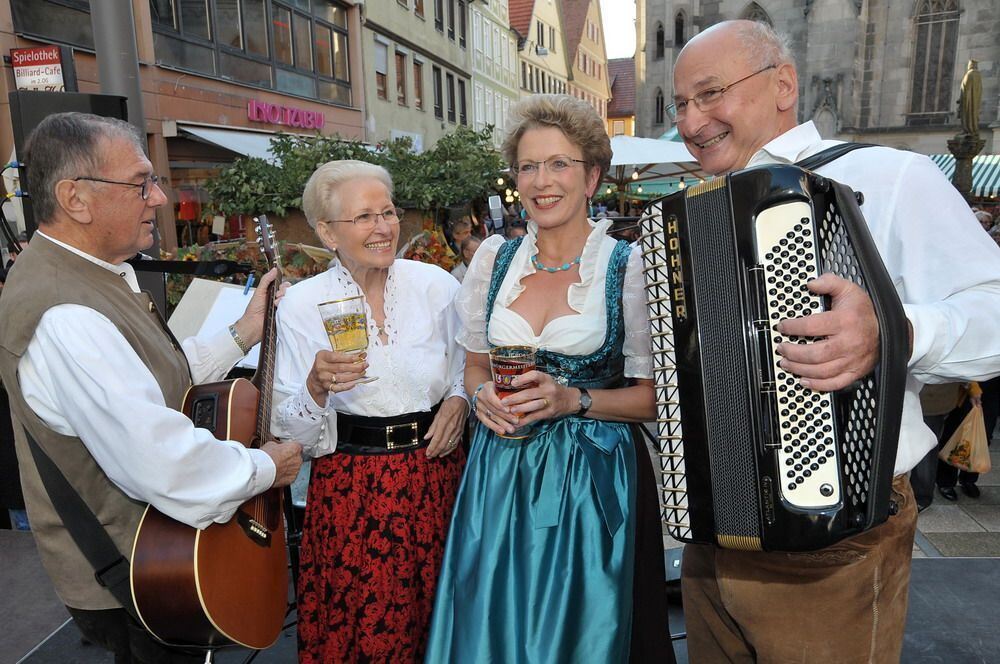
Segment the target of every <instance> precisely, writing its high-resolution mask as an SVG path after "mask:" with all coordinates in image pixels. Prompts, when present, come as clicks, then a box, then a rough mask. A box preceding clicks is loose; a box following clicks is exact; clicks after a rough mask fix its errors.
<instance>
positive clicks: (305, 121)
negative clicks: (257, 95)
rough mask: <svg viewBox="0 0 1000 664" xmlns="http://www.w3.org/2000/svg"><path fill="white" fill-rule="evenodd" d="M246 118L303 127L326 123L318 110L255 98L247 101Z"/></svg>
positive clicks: (321, 126)
mask: <svg viewBox="0 0 1000 664" xmlns="http://www.w3.org/2000/svg"><path fill="white" fill-rule="evenodd" d="M247 118H249V119H250V120H251V121H252V122H266V123H268V124H279V125H286V126H289V127H302V128H304V129H322V128H323V125H324V124H325V123H326V116H325V115H323V114H322V113H320V112H319V111H307V110H305V109H304V108H294V107H292V106H282V105H281V104H269V103H267V102H265V101H257V100H256V99H251V100H250V101H249V102H247Z"/></svg>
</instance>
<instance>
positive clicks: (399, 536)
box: [272, 161, 468, 664]
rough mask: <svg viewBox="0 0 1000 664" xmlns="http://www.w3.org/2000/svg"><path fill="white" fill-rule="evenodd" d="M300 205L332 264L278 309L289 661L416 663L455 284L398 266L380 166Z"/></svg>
mask: <svg viewBox="0 0 1000 664" xmlns="http://www.w3.org/2000/svg"><path fill="white" fill-rule="evenodd" d="M303 209H304V211H305V214H306V218H307V219H308V221H309V224H310V225H311V226H312V227H314V228H315V229H316V234H317V235H318V236H319V238H320V240H321V241H322V242H323V244H324V245H325V246H326V247H327V248H328V249H330V250H332V251H335V252H336V256H337V257H336V259H335V260H334V261H333V262H332V263H331V265H330V268H329V269H328V270H327V271H326V272H325V273H323V274H321V275H318V276H315V277H312V278H310V279H307V280H305V281H303V282H300V283H298V284H296V285H294V286H292V287H291V288H290V289H289V290H288V293H287V295H286V296H285V298H284V300H283V301H282V304H281V307H280V308H279V310H278V353H277V360H276V368H275V371H276V380H275V399H274V401H275V404H276V407H275V412H274V418H273V427H272V428H273V431H274V433H275V434H276V435H278V436H281V437H284V438H291V439H295V440H298V441H301V442H302V444H303V445H304V446H305V448H306V451H307V453H308V454H310V455H311V456H313V457H315V458H314V460H313V463H312V476H311V478H310V483H309V492H308V504H307V507H306V516H305V523H304V526H303V537H302V556H301V566H300V575H299V582H298V589H297V590H298V612H299V618H298V631H299V661H301V662H315V663H317V664H318V663H323V662H352V661H359V660H365V661H391V662H418V661H422V660H423V655H424V650H425V648H426V638H427V634H426V632H427V624H428V622H429V620H430V614H431V608H432V606H433V602H434V588H435V584H436V581H437V575H438V568H439V566H440V563H441V556H442V553H443V549H444V540H445V536H446V532H447V527H448V522H449V519H450V516H451V509H452V504H453V502H454V499H455V494H456V491H457V489H458V483H459V478H460V476H461V473H462V467H463V464H464V460H465V455H464V452H463V451H462V448H461V447H460V446H459V443H460V440H461V436H462V431H463V427H464V422H465V418H466V414H467V409H468V406H467V402H466V399H465V391H464V384H463V371H464V357H465V355H464V352H463V351H462V349H460V348H459V347H458V346H457V345H456V343H455V341H454V339H455V334H456V332H457V331H458V318H457V315H456V313H455V311H454V308H453V305H452V300H453V299H454V296H455V293H456V292H457V291H458V288H459V285H458V282H457V281H455V279H454V278H453V277H452V276H451V275H449V274H448V273H447V272H445V271H444V270H441V269H440V268H438V267H435V266H432V265H426V264H423V263H417V262H414V261H409V260H403V259H396V258H395V256H396V244H397V242H398V239H399V221H400V215H401V214H402V211H401V210H399V209H398V208H396V207H395V205H394V203H393V200H392V180H391V179H390V177H389V173H388V172H387V171H386V170H385V169H384V168H382V167H380V166H375V165H373V164H368V163H364V162H359V161H334V162H330V163H327V164H324V165H323V166H320V167H319V168H318V169H317V170H316V172H315V173H313V175H312V177H310V179H309V181H308V183H307V184H306V188H305V192H304V194H303Z"/></svg>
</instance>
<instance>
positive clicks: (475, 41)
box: [471, 0, 520, 147]
mask: <svg viewBox="0 0 1000 664" xmlns="http://www.w3.org/2000/svg"><path fill="white" fill-rule="evenodd" d="M471 16H472V99H473V101H472V117H473V122H474V126H475V128H476V129H477V130H481V129H484V128H485V127H487V126H492V127H493V142H494V144H495V145H497V146H498V147H499V145H500V143H501V142H502V141H503V132H504V129H505V128H506V126H507V114H508V112H509V111H510V105H511V104H513V103H514V102H515V101H517V99H518V98H519V96H520V93H519V91H518V81H517V72H518V56H517V37H516V35H515V33H514V32H513V31H512V30H511V29H510V12H509V6H508V4H507V0H483V1H482V2H473V3H472V5H471Z"/></svg>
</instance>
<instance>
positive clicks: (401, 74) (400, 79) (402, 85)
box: [396, 51, 406, 106]
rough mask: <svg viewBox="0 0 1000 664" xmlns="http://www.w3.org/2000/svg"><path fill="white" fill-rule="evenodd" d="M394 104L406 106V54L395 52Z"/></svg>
mask: <svg viewBox="0 0 1000 664" xmlns="http://www.w3.org/2000/svg"><path fill="white" fill-rule="evenodd" d="M396 103H397V104H399V105H400V106H406V54H405V53H400V52H399V51H396Z"/></svg>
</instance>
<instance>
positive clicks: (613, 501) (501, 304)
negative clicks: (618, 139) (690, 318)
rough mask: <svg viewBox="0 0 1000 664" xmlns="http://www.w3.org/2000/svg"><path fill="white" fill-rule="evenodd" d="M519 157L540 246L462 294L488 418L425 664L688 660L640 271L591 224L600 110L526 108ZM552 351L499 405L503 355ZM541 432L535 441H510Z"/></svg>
mask: <svg viewBox="0 0 1000 664" xmlns="http://www.w3.org/2000/svg"><path fill="white" fill-rule="evenodd" d="M512 113H513V118H514V124H513V126H512V127H511V128H509V129H508V135H507V138H506V140H505V142H504V146H503V151H504V157H505V158H506V159H508V161H509V162H510V163H511V165H512V171H513V173H515V174H516V177H517V187H518V190H519V192H520V197H521V201H522V203H523V204H524V207H525V209H526V211H527V213H528V216H529V217H530V219H531V221H530V222H529V224H528V234H527V235H526V236H524V237H522V238H517V239H514V240H510V241H504V239H503V237H501V236H492V237H490V238H487V239H486V241H485V242H483V244H482V245H481V246H480V248H479V250H478V252H477V253H476V255H475V257H474V258H473V261H472V263H471V264H470V265H469V270H468V272H467V274H466V278H465V281H464V282H463V284H462V288H461V290H460V292H459V294H458V296H457V299H456V308H457V310H458V311H459V315H460V318H461V320H462V329H461V331H460V333H459V335H458V341H459V343H460V344H461V345H462V346H464V347H465V349H466V351H467V356H466V373H465V382H466V385H467V386H468V388H467V389H469V390H470V393H471V394H472V396H473V397H474V399H473V401H474V412H475V414H476V418H477V419H478V422H477V424H476V426H475V433H474V436H473V440H472V443H471V448H470V453H469V458H468V461H467V465H466V470H465V475H464V478H463V480H462V485H461V488H460V489H459V494H458V498H457V501H456V504H455V509H454V512H453V516H452V523H451V529H450V531H449V535H448V544H447V549H446V552H445V558H444V561H443V564H442V568H441V576H440V579H439V584H438V591H437V597H436V600H435V607H434V615H433V617H432V620H431V631H430V640H429V646H428V651H427V657H426V662H428V663H429V664H439V663H445V662H476V663H485V662H498V663H499V662H512V663H513V662H517V663H518V664H521V663H524V664H530V663H533V662H537V663H539V664H555V663H560V662H567V663H569V662H587V663H600V662H609V663H611V662H613V663H615V664H618V663H621V662H627V661H636V662H640V661H656V662H672V661H673V652H672V651H671V650H670V640H669V629H668V626H667V621H666V603H665V596H664V592H665V586H664V574H663V547H662V539H661V535H660V530H659V521H658V507H657V500H656V492H655V490H654V489H653V486H652V485H653V477H652V466H651V464H650V460H649V457H648V454H647V453H646V448H645V446H644V444H643V443H642V441H641V439H639V440H637V437H636V436H635V423H639V422H643V421H647V420H652V419H653V418H654V417H655V406H654V396H653V384H652V357H651V351H650V338H649V324H648V318H647V314H646V310H645V294H644V288H643V278H642V273H641V260H640V256H639V255H638V251H637V250H633V249H632V247H630V246H629V245H628V244H627V243H625V242H616V241H615V240H613V239H611V238H609V237H608V236H607V235H606V231H607V228H608V226H609V225H610V221H599V222H594V221H591V220H590V219H588V217H587V208H588V200H589V198H590V197H591V196H592V195H593V193H594V191H595V190H596V188H597V187H598V185H599V183H600V180H601V176H602V174H603V173H604V172H606V170H607V168H608V166H609V163H610V159H611V149H610V144H609V141H608V137H607V134H606V133H605V131H604V124H603V122H602V121H601V119H600V118H599V116H598V115H597V114H596V113H595V112H594V110H593V109H592V108H591V107H590V106H589V105H588V104H586V103H585V102H582V101H580V100H577V99H574V98H572V97H567V96H556V95H537V96H534V97H531V98H529V99H527V100H524V101H522V102H520V103H519V104H518V105H516V106H515V107H514V108H513V109H512ZM511 345H521V346H531V347H534V348H536V349H537V353H536V364H537V369H536V370H535V371H530V372H528V373H526V374H523V375H522V376H520V377H518V378H516V379H515V383H514V385H515V386H516V387H520V388H522V389H520V390H519V391H518V392H516V393H514V394H512V395H510V396H507V397H506V398H504V399H500V398H499V397H498V396H497V393H496V391H495V389H494V385H493V383H492V381H491V373H490V365H489V351H490V349H491V348H494V347H497V346H511ZM523 426H530V427H531V434H530V435H529V436H528V437H526V438H512V437H509V436H510V435H511V434H513V433H514V432H515V430H517V429H518V428H520V427H523Z"/></svg>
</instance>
